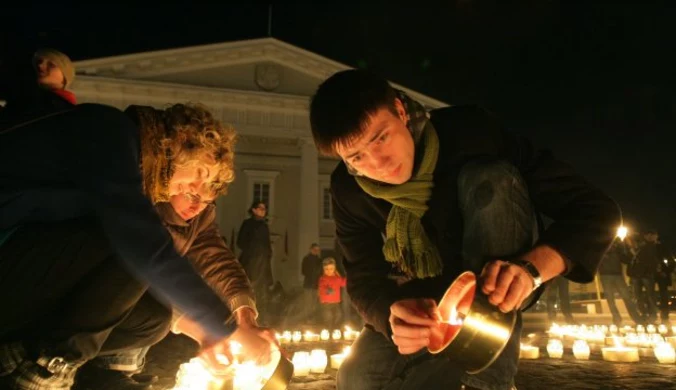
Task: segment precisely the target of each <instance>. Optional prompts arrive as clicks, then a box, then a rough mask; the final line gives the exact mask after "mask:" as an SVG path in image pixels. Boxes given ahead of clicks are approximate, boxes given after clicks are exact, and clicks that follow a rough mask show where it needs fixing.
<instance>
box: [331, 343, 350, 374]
mask: <svg viewBox="0 0 676 390" xmlns="http://www.w3.org/2000/svg"><path fill="white" fill-rule="evenodd" d="M349 355H350V347H345V348H344V349H343V352H341V353H336V354H333V355H331V368H333V369H336V370H337V369H339V368H340V366H341V365H342V364H343V362H344V361H345V359H347V357H348V356H349Z"/></svg>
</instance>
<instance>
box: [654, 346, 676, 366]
mask: <svg viewBox="0 0 676 390" xmlns="http://www.w3.org/2000/svg"><path fill="white" fill-rule="evenodd" d="M654 352H655V357H656V358H657V361H659V362H660V363H669V364H671V363H674V362H676V351H675V350H674V347H672V346H671V345H670V344H667V343H660V344H658V345H657V346H656V347H655V350H654Z"/></svg>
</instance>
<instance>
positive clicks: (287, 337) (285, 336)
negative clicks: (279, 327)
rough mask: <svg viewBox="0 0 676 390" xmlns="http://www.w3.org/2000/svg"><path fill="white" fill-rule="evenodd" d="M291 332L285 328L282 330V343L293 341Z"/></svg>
mask: <svg viewBox="0 0 676 390" xmlns="http://www.w3.org/2000/svg"><path fill="white" fill-rule="evenodd" d="M291 338H292V336H291V332H290V331H288V330H285V331H284V332H282V337H281V338H280V340H279V342H281V343H290V342H291Z"/></svg>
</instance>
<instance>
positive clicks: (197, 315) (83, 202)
mask: <svg viewBox="0 0 676 390" xmlns="http://www.w3.org/2000/svg"><path fill="white" fill-rule="evenodd" d="M138 117H139V118H140V119H139V120H140V121H143V120H148V121H150V122H151V125H150V126H137V125H136V124H135V123H134V122H133V121H132V120H130V119H129V117H128V116H127V115H125V114H124V113H122V112H120V111H119V110H116V109H114V108H112V107H107V106H103V105H94V104H85V105H79V106H76V107H74V108H73V109H72V110H69V111H67V112H63V113H59V114H57V115H52V116H49V117H47V118H42V119H40V120H31V121H28V122H19V123H15V122H14V119H15V118H11V119H10V120H8V121H6V122H5V121H4V120H5V119H6V118H5V117H4V112H2V113H0V177H2V178H3V180H4V183H5V184H4V185H3V186H2V187H1V188H0V293H1V294H2V295H3V296H5V297H8V302H9V303H8V305H6V306H5V308H4V310H3V315H2V317H1V320H0V353H1V354H2V358H1V359H0V385H2V386H0V387H2V388H8V389H31V390H38V389H53V388H59V389H69V388H70V387H71V386H72V384H73V380H74V377H75V373H76V372H77V370H78V368H79V367H81V366H82V365H83V364H84V363H86V362H87V361H89V360H91V359H92V358H94V357H95V356H97V355H98V354H100V353H101V352H111V353H114V352H118V351H124V350H127V349H131V348H137V347H147V346H149V345H152V344H154V343H155V342H157V341H158V340H159V338H161V337H163V334H162V333H163V332H164V333H166V330H167V326H166V321H159V322H158V321H146V318H147V315H148V311H149V310H148V307H153V308H156V307H158V306H160V307H161V306H162V305H160V304H159V302H157V300H160V302H162V303H166V304H167V305H170V306H174V307H177V308H179V309H181V310H182V311H184V312H185V313H186V315H187V316H188V317H190V318H192V319H193V320H194V321H195V322H196V323H197V324H198V325H199V327H200V330H201V337H200V338H199V340H198V341H199V342H200V343H201V344H202V346H203V347H204V351H203V354H204V355H205V356H206V357H207V358H210V359H211V361H215V359H213V357H214V356H215V355H216V354H217V353H222V352H224V351H225V350H226V349H227V344H228V340H230V339H235V340H238V341H240V342H241V343H242V345H243V346H244V349H243V352H244V353H245V354H249V355H252V356H253V357H262V358H263V359H264V360H265V359H266V357H269V352H270V349H271V346H272V343H273V342H274V341H273V340H270V339H269V338H266V337H267V336H266V335H267V334H266V333H264V332H262V331H259V330H257V329H247V328H245V327H241V328H238V327H237V325H236V324H235V322H234V321H232V312H231V310H230V308H229V307H228V306H227V305H226V304H224V303H223V302H222V301H221V299H220V297H219V296H218V295H217V294H215V293H214V291H213V289H212V288H211V287H210V286H208V285H207V284H206V283H205V282H204V281H203V279H202V278H201V277H200V276H199V275H198V274H197V273H196V272H195V270H194V268H193V266H192V265H191V264H190V263H189V261H188V260H186V259H184V258H182V257H181V256H179V255H178V254H177V253H176V250H175V249H174V247H173V245H172V240H171V237H170V235H169V233H168V232H167V230H166V229H165V227H164V226H163V225H162V223H161V221H160V218H159V217H158V215H157V213H156V212H155V210H154V209H153V204H156V203H158V202H162V201H168V200H169V199H170V198H171V196H174V195H181V194H192V195H195V194H197V191H198V190H199V189H200V188H202V186H203V185H206V186H208V187H209V189H210V190H212V191H214V192H216V193H218V192H220V191H222V190H224V189H225V188H226V187H227V184H228V183H229V182H230V181H231V180H232V177H233V176H232V169H231V168H230V169H223V167H224V166H226V167H227V166H229V165H230V166H231V164H232V161H231V160H232V151H231V150H229V149H228V145H227V142H225V140H226V139H227V137H228V136H227V134H225V132H224V131H223V130H224V129H223V127H222V125H221V124H220V123H219V122H218V121H216V120H215V119H214V118H213V116H212V115H211V114H210V113H209V112H208V111H206V110H205V109H203V108H201V107H198V106H192V105H174V106H171V107H169V108H168V109H166V110H162V111H157V110H153V109H144V110H139V111H138ZM147 290H149V291H150V292H152V294H153V296H150V294H149V293H147ZM159 318H166V316H162V315H160V316H159ZM163 324H164V325H163ZM128 385H129V387H127V388H138V386H135V384H134V383H128ZM119 388H124V387H119Z"/></svg>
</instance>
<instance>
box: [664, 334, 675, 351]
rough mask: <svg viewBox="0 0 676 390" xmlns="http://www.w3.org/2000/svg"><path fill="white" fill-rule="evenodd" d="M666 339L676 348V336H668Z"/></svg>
mask: <svg viewBox="0 0 676 390" xmlns="http://www.w3.org/2000/svg"><path fill="white" fill-rule="evenodd" d="M664 339H665V340H666V342H667V343H669V344H671V346H672V347H674V348H676V336H667V337H665V338H664Z"/></svg>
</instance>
